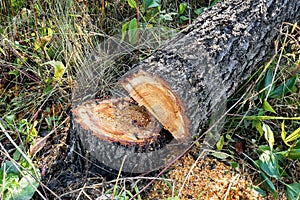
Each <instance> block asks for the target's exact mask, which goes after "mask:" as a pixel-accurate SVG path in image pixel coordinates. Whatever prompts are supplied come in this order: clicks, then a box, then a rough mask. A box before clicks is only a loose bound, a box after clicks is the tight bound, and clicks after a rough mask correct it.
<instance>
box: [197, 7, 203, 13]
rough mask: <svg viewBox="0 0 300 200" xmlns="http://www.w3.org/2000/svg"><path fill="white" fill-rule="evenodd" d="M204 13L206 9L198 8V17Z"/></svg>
mask: <svg viewBox="0 0 300 200" xmlns="http://www.w3.org/2000/svg"><path fill="white" fill-rule="evenodd" d="M203 12H204V7H201V8H198V9H197V10H195V13H196V15H200V14H202V13H203Z"/></svg>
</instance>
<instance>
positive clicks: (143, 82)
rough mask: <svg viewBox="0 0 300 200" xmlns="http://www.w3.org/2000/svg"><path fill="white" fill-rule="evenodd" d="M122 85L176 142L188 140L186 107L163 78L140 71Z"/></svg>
mask: <svg viewBox="0 0 300 200" xmlns="http://www.w3.org/2000/svg"><path fill="white" fill-rule="evenodd" d="M120 83H121V84H122V86H123V87H124V88H125V89H126V90H127V91H128V93H129V95H130V96H131V97H132V98H133V99H134V100H135V101H136V102H138V103H139V105H141V106H144V107H145V108H146V109H147V110H148V111H149V112H150V113H151V114H152V115H153V116H154V117H155V118H156V119H157V120H158V121H159V122H160V123H161V124H162V125H163V126H164V128H165V129H167V130H168V131H169V132H170V133H171V134H172V135H173V137H174V138H175V139H176V140H178V141H180V142H185V141H186V140H187V139H188V137H189V133H188V125H189V121H188V119H187V117H186V115H185V109H184V106H183V104H182V103H181V101H180V100H179V98H178V97H177V95H176V94H175V93H173V92H172V90H171V89H170V87H169V86H168V84H167V83H165V82H164V81H163V80H162V79H161V78H159V77H157V76H153V75H150V74H148V73H147V72H145V71H143V70H140V71H139V72H137V73H135V74H131V75H128V76H126V77H124V78H123V79H121V80H120Z"/></svg>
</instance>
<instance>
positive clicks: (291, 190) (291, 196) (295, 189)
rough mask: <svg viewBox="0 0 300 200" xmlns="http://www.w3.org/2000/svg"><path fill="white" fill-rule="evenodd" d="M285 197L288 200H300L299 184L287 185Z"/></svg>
mask: <svg viewBox="0 0 300 200" xmlns="http://www.w3.org/2000/svg"><path fill="white" fill-rule="evenodd" d="M286 197H287V199H288V200H300V183H292V184H287V185H286Z"/></svg>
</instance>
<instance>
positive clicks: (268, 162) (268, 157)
mask: <svg viewBox="0 0 300 200" xmlns="http://www.w3.org/2000/svg"><path fill="white" fill-rule="evenodd" d="M259 160H260V161H261V164H260V169H261V170H262V171H264V172H265V173H266V174H267V175H268V176H270V177H274V178H275V179H276V180H279V179H280V173H279V165H278V157H277V155H276V154H274V153H272V152H271V151H264V152H263V153H262V154H261V155H260V156H259Z"/></svg>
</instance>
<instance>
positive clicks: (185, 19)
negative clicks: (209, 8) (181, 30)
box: [179, 16, 189, 21]
mask: <svg viewBox="0 0 300 200" xmlns="http://www.w3.org/2000/svg"><path fill="white" fill-rule="evenodd" d="M179 18H180V19H181V20H182V21H187V20H189V18H188V17H186V16H180V17H179Z"/></svg>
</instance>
